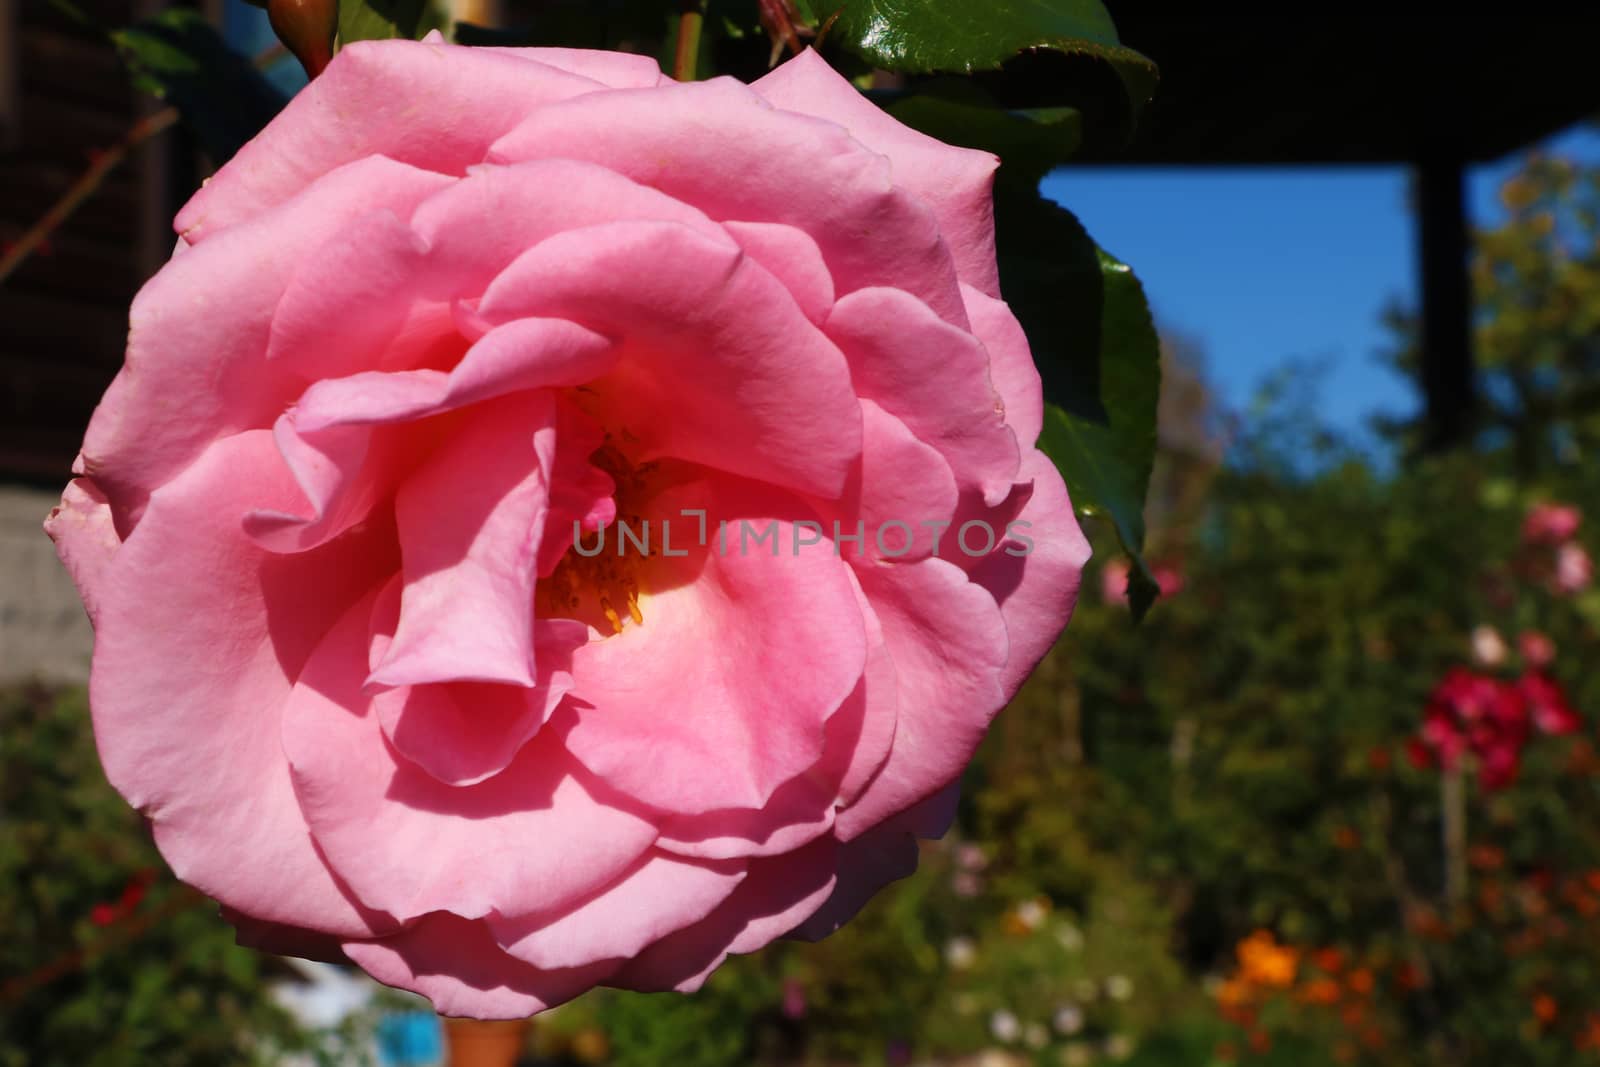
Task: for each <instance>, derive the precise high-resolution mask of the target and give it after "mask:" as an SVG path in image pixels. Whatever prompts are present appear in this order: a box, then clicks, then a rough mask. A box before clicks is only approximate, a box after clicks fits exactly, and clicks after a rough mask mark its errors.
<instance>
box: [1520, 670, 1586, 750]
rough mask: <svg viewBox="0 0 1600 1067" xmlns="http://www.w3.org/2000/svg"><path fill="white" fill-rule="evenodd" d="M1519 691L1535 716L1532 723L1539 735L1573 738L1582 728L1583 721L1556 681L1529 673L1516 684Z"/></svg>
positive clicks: (1542, 675)
mask: <svg viewBox="0 0 1600 1067" xmlns="http://www.w3.org/2000/svg"><path fill="white" fill-rule="evenodd" d="M1517 688H1518V690H1519V691H1520V692H1521V694H1522V698H1523V700H1525V701H1526V702H1527V705H1528V708H1529V710H1530V711H1531V713H1532V715H1533V723H1534V725H1535V726H1537V727H1538V728H1539V732H1540V733H1546V734H1556V735H1560V734H1570V733H1574V732H1576V731H1577V729H1578V727H1579V726H1581V725H1583V720H1582V719H1581V718H1579V717H1578V713H1577V712H1576V711H1574V710H1573V708H1572V705H1571V704H1569V703H1567V695H1566V693H1564V692H1562V689H1561V686H1560V685H1558V684H1557V683H1556V681H1555V680H1554V679H1553V678H1550V677H1548V676H1547V675H1544V674H1540V673H1537V672H1534V671H1529V672H1528V673H1527V674H1524V675H1523V676H1522V677H1521V678H1520V679H1518V681H1517Z"/></svg>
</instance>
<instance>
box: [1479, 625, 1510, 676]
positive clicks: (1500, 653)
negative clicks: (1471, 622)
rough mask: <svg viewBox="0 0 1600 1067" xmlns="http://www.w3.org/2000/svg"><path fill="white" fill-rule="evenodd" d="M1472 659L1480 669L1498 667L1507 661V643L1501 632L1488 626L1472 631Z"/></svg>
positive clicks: (1481, 626)
mask: <svg viewBox="0 0 1600 1067" xmlns="http://www.w3.org/2000/svg"><path fill="white" fill-rule="evenodd" d="M1472 658H1473V659H1474V660H1475V661H1476V662H1477V664H1478V666H1480V667H1498V666H1500V664H1502V663H1504V662H1505V659H1506V643H1505V641H1504V640H1502V639H1501V637H1500V631H1498V630H1496V629H1495V628H1494V627H1493V626H1489V625H1487V624H1484V625H1480V626H1477V627H1475V628H1474V629H1473V631H1472Z"/></svg>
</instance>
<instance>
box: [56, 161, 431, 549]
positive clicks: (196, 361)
mask: <svg viewBox="0 0 1600 1067" xmlns="http://www.w3.org/2000/svg"><path fill="white" fill-rule="evenodd" d="M446 180H447V179H444V178H442V177H440V176H439V175H436V174H430V173H428V172H426V171H421V170H417V169H415V168H413V167H407V166H402V165H401V164H399V163H395V162H393V161H392V160H387V159H383V158H381V157H380V158H373V159H362V160H359V161H358V162H355V163H352V164H350V165H349V166H348V167H343V168H341V169H339V170H338V171H336V172H334V173H331V174H328V175H327V176H326V177H324V178H323V180H321V181H319V182H317V183H316V184H314V185H312V186H310V187H308V188H305V189H302V190H299V191H297V192H296V193H295V194H294V195H293V196H286V197H285V198H284V199H285V202H284V203H283V204H282V206H280V207H278V208H277V209H276V210H274V211H272V212H271V213H270V214H267V215H265V216H263V217H262V218H260V219H258V220H256V221H254V222H253V223H251V224H250V225H248V226H241V227H239V228H238V229H237V230H234V231H232V232H230V233H229V234H228V235H227V236H226V237H224V238H219V239H218V240H215V241H211V242H208V243H207V244H206V246H205V247H204V248H203V249H202V248H200V247H194V248H191V249H189V250H188V251H186V252H184V253H183V255H181V256H177V257H175V258H174V259H173V260H172V261H171V262H169V263H168V264H167V265H166V266H165V267H163V268H162V269H161V270H160V271H159V272H158V273H157V274H156V276H155V277H153V278H151V279H150V281H149V282H147V283H145V286H144V288H143V289H141V290H139V295H138V296H136V297H135V298H134V301H133V308H132V310H131V311H130V312H129V313H128V353H127V361H126V363H125V364H124V365H123V368H122V371H121V372H120V373H119V374H118V375H117V377H116V380H115V381H113V382H112V383H111V388H110V389H108V390H107V391H106V395H105V397H104V398H103V399H102V400H101V401H100V406H99V407H98V408H96V409H95V414H94V419H93V420H92V421H91V422H90V423H89V432H88V435H87V437H86V438H85V439H84V444H83V463H84V470H85V472H86V473H88V474H90V475H92V476H93V477H94V479H95V482H96V484H98V485H99V486H100V488H101V490H102V491H103V492H104V493H105V494H106V496H107V497H108V498H109V499H110V501H111V505H112V508H113V511H114V512H115V514H116V516H117V527H118V529H119V530H121V531H122V533H123V534H124V535H126V533H127V532H128V530H129V529H131V528H132V522H133V521H135V519H136V517H137V513H138V511H139V510H140V509H141V508H142V507H143V506H144V500H145V498H146V497H147V496H148V495H149V494H150V493H151V491H153V490H154V489H155V488H156V487H158V486H160V485H163V484H165V483H166V482H168V481H170V480H171V479H172V478H174V477H176V476H177V475H178V473H179V472H180V471H182V470H183V468H184V467H186V466H187V465H188V464H189V463H190V462H191V461H193V460H194V458H195V457H196V456H198V455H199V454H200V453H201V451H203V450H204V449H205V447H206V446H207V445H209V444H210V443H211V442H213V441H215V440H217V439H218V438H220V437H225V436H227V435H228V434H232V433H237V432H239V431H242V430H250V429H257V428H260V427H263V426H270V425H271V424H272V420H273V419H275V418H276V417H277V416H278V415H279V414H280V413H281V412H282V411H283V409H284V408H285V407H287V406H288V404H289V402H290V401H291V400H292V399H293V398H294V396H295V394H296V393H298V392H299V391H300V390H301V389H304V388H305V380H304V379H303V378H301V377H300V376H299V375H295V374H289V373H286V372H285V371H284V370H283V369H282V368H279V367H274V366H272V365H271V364H270V363H268V361H266V360H265V359H263V358H262V356H264V355H265V353H266V351H267V338H268V331H269V329H270V324H271V321H272V315H273V312H274V309H275V308H276V306H277V302H278V299H279V297H280V295H281V294H282V293H283V288H284V286H285V285H286V284H287V283H288V279H289V275H290V272H291V271H292V270H293V269H294V267H295V265H296V264H297V263H298V262H299V261H300V258H301V257H302V256H303V255H304V254H305V250H306V248H307V246H308V245H312V244H314V243H315V239H316V238H320V237H321V236H322V235H323V234H326V233H327V232H329V231H330V230H336V229H339V228H341V227H343V226H345V225H347V224H349V223H350V222H351V221H353V220H354V219H356V218H358V217H360V216H361V215H364V214H366V213H368V212H370V211H373V210H375V209H380V208H389V209H392V210H397V211H405V212H407V213H409V212H410V210H411V207H412V205H414V204H416V203H417V202H419V201H420V200H421V199H422V198H423V197H425V196H427V195H428V194H430V193H432V192H434V191H436V190H437V189H439V188H440V187H441V186H442V185H443V184H445V182H446ZM176 413H181V417H178V416H177V414H176Z"/></svg>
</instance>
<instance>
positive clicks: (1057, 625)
mask: <svg viewBox="0 0 1600 1067" xmlns="http://www.w3.org/2000/svg"><path fill="white" fill-rule="evenodd" d="M1020 476H1021V477H1024V478H1031V479H1032V481H1033V495H1032V497H1031V498H1030V499H1029V500H1028V503H1027V505H1026V506H1025V507H1024V508H1023V509H1022V513H1021V515H1019V516H1018V519H1017V522H1016V523H1015V524H1014V525H1013V527H1012V529H1013V530H1014V531H1015V534H1016V535H1018V536H1013V537H1008V538H1007V539H1006V541H1005V543H1004V544H1003V545H1002V546H1001V547H1000V548H997V549H996V550H995V553H994V554H993V555H991V556H989V557H988V558H987V559H985V560H983V561H981V562H980V563H978V564H977V565H976V566H974V567H973V568H972V580H973V581H974V582H977V583H978V584H979V585H981V586H983V587H984V588H985V589H987V590H988V591H989V593H990V594H991V595H992V596H993V597H994V599H995V601H996V602H997V603H998V604H999V605H1000V614H1001V615H1002V616H1004V618H1005V626H1006V633H1007V635H1008V639H1009V646H1010V655H1009V656H1008V658H1007V660H1006V666H1005V671H1004V674H1003V678H1002V682H1001V685H1002V688H1003V689H1004V691H1005V697H1006V699H1008V700H1009V699H1010V698H1011V696H1012V695H1013V694H1015V693H1016V691H1017V690H1018V689H1019V688H1021V686H1022V683H1023V682H1024V681H1026V680H1027V677H1028V675H1029V674H1031V673H1033V668H1034V667H1036V666H1037V665H1038V663H1039V660H1040V659H1042V658H1043V657H1044V654H1045V653H1046V652H1048V651H1049V650H1050V646H1051V645H1053V644H1054V643H1055V639H1056V637H1057V636H1058V635H1059V634H1060V633H1061V628H1062V627H1064V626H1065V625H1066V624H1067V620H1068V619H1069V618H1071V616H1072V608H1073V605H1074V604H1076V603H1077V600H1078V586H1079V584H1080V583H1081V581H1082V580H1083V565H1084V564H1085V563H1087V562H1088V560H1089V542H1088V540H1087V539H1086V538H1085V537H1084V536H1083V531H1082V530H1081V529H1080V528H1079V527H1078V520H1077V518H1076V517H1075V516H1074V515H1073V512H1072V501H1071V500H1069V499H1067V487H1066V486H1065V485H1064V484H1063V483H1062V481H1061V475H1060V474H1059V473H1058V472H1057V471H1056V468H1055V465H1054V464H1052V463H1051V462H1050V460H1049V459H1048V458H1047V457H1046V456H1045V455H1044V453H1042V452H1039V451H1037V450H1030V451H1029V452H1028V453H1027V454H1026V455H1025V456H1024V457H1023V460H1022V471H1021V475H1020ZM1024 524H1026V525H1024ZM1022 538H1026V539H1027V540H1026V541H1023V540H1022ZM1013 553H1021V554H1013Z"/></svg>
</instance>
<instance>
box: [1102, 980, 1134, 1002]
mask: <svg viewBox="0 0 1600 1067" xmlns="http://www.w3.org/2000/svg"><path fill="white" fill-rule="evenodd" d="M1106 996H1108V997H1110V998H1111V999H1112V1000H1127V999H1128V998H1129V997H1131V996H1133V979H1132V978H1129V977H1127V976H1126V975H1121V974H1114V975H1112V976H1111V977H1110V978H1107V979H1106Z"/></svg>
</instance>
